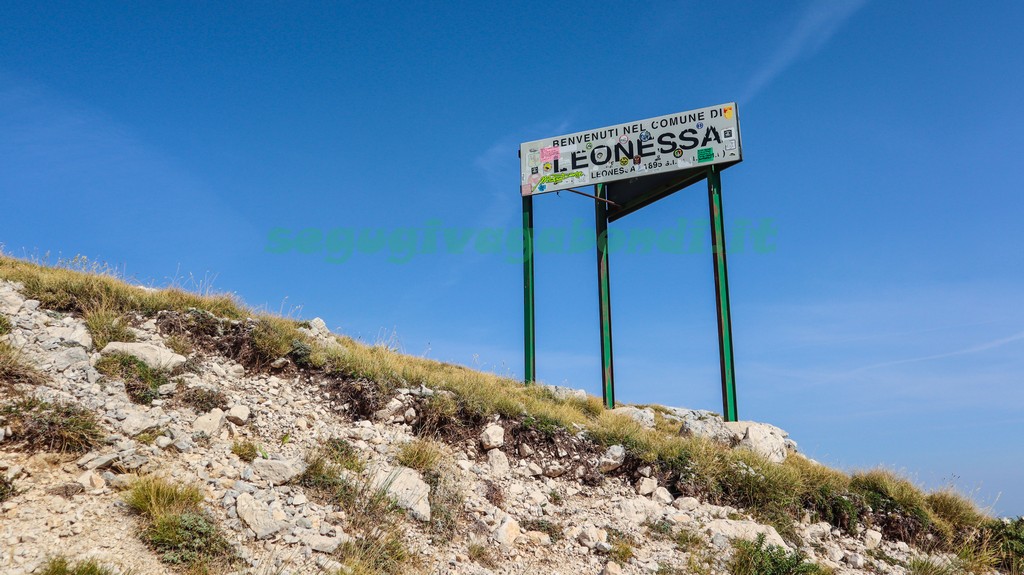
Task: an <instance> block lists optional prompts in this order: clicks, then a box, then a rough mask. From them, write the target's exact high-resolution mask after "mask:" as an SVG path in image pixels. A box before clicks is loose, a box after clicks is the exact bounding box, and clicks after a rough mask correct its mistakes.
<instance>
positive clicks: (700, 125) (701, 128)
mask: <svg viewBox="0 0 1024 575" xmlns="http://www.w3.org/2000/svg"><path fill="white" fill-rule="evenodd" d="M697 129H698V130H703V129H704V122H697Z"/></svg>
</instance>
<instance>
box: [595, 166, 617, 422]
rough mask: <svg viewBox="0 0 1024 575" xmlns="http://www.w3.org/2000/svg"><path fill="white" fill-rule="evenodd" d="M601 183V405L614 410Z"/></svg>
mask: <svg viewBox="0 0 1024 575" xmlns="http://www.w3.org/2000/svg"><path fill="white" fill-rule="evenodd" d="M607 195H608V194H607V189H606V188H605V185H604V184H597V185H595V186H594V196H595V198H597V199H596V200H595V201H594V223H595V232H596V234H597V300H598V306H599V310H600V311H599V315H600V321H601V384H602V385H601V389H602V390H603V395H604V406H605V408H607V409H615V369H614V368H613V365H612V298H611V287H610V283H611V280H610V277H609V275H608V205H607V204H606V203H605V202H603V201H601V200H602V199H606V198H605V196H607Z"/></svg>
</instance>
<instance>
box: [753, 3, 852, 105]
mask: <svg viewBox="0 0 1024 575" xmlns="http://www.w3.org/2000/svg"><path fill="white" fill-rule="evenodd" d="M865 4H867V0H829V1H826V2H811V3H810V4H809V5H808V6H807V9H806V10H805V11H804V13H803V15H802V16H801V17H800V21H799V22H797V24H796V27H795V28H794V29H793V32H792V33H790V35H789V37H788V38H786V40H785V41H784V42H783V43H782V45H781V46H779V48H778V49H777V50H776V51H775V52H774V53H773V54H772V56H771V58H770V59H769V60H768V61H767V62H766V63H765V64H764V65H763V66H762V67H761V69H759V70H758V71H757V73H755V74H754V76H753V77H752V78H751V79H750V82H749V84H748V85H747V89H746V92H745V96H744V98H743V99H742V101H750V100H751V99H752V98H753V97H754V96H756V95H757V94H758V93H759V92H760V91H761V90H762V89H764V88H765V86H767V85H768V84H770V83H771V82H772V81H773V80H775V78H776V77H777V76H778V75H779V74H781V73H783V72H784V71H786V69H787V68H789V67H790V66H792V65H793V63H794V62H796V61H797V60H799V59H800V58H803V57H806V56H810V55H811V54H814V53H815V52H817V51H818V50H820V49H821V47H822V46H824V45H825V43H827V42H828V41H829V39H831V38H832V36H833V35H835V33H836V32H837V31H839V29H840V28H841V27H842V25H843V24H844V23H845V22H846V21H847V20H848V19H849V18H850V17H851V16H853V15H854V14H855V13H856V12H857V11H858V10H860V9H861V8H862V7H864V5H865Z"/></svg>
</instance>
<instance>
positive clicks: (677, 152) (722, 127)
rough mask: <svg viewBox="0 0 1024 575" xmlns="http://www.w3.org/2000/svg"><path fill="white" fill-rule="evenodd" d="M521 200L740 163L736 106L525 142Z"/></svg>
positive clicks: (721, 106)
mask: <svg viewBox="0 0 1024 575" xmlns="http://www.w3.org/2000/svg"><path fill="white" fill-rule="evenodd" d="M519 158H520V160H519V161H520V164H519V166H520V190H521V193H522V195H523V196H532V195H534V194H543V193H548V192H555V191H558V190H566V189H569V188H574V187H577V186H589V185H593V184H600V183H605V182H612V181H616V180H625V179H631V178H639V177H643V176H652V175H655V174H665V173H668V172H674V171H678V170H689V169H695V168H705V167H707V166H711V165H715V164H732V163H736V162H739V161H740V160H742V159H743V153H742V146H741V145H740V122H739V114H738V112H737V108H736V103H735V102H732V103H728V104H722V105H719V106H709V107H706V108H700V109H697V110H690V111H688V112H679V113H677V114H668V115H666V116H658V117H656V118H648V119H646V120H638V121H635V122H627V123H624V124H616V125H614V126H607V127H604V128H598V129H596V130H587V131H584V132H576V133H574V134H566V135H563V136H556V137H552V138H544V139H541V140H535V141H533V142H526V143H524V144H520V146H519Z"/></svg>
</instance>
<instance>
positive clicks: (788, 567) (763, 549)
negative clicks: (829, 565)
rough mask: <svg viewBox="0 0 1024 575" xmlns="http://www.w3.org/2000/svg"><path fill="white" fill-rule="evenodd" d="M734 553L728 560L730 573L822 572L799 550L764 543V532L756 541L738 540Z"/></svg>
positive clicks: (794, 574) (790, 574)
mask: <svg viewBox="0 0 1024 575" xmlns="http://www.w3.org/2000/svg"><path fill="white" fill-rule="evenodd" d="M734 547H735V548H736V553H735V554H734V555H733V558H732V561H730V562H729V573H731V574H732V575H801V574H824V573H826V571H825V570H823V569H822V568H821V567H820V566H818V565H816V564H814V563H808V562H806V561H804V556H803V554H802V553H800V552H799V551H793V552H790V551H788V550H787V549H783V548H782V547H778V546H776V545H766V544H765V541H764V534H763V533H762V534H761V535H758V536H757V540H756V541H753V542H751V541H743V540H738V541H736V542H735V543H734Z"/></svg>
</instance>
